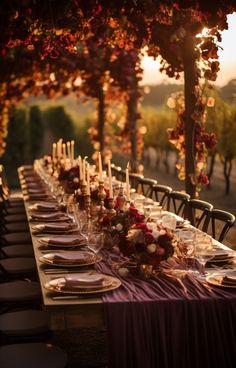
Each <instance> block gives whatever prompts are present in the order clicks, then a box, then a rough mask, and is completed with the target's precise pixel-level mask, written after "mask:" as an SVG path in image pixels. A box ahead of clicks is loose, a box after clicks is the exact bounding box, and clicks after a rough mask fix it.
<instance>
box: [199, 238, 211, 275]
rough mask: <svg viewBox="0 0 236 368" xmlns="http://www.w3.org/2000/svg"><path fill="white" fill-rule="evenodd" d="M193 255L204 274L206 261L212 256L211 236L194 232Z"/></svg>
mask: <svg viewBox="0 0 236 368" xmlns="http://www.w3.org/2000/svg"><path fill="white" fill-rule="evenodd" d="M194 256H195V258H196V259H197V260H198V262H199V263H200V265H201V269H200V273H201V274H202V275H205V266H206V263H207V262H208V261H209V260H210V259H212V258H213V257H214V253H213V252H212V237H211V236H209V235H208V234H205V233H203V232H197V233H196V234H195V251H194Z"/></svg>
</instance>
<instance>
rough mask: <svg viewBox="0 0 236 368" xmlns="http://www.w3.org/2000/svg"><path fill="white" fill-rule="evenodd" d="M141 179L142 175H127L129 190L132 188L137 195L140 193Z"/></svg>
mask: <svg viewBox="0 0 236 368" xmlns="http://www.w3.org/2000/svg"><path fill="white" fill-rule="evenodd" d="M142 179H143V175H140V174H136V173H130V174H129V182H130V186H131V188H134V189H135V190H136V192H137V193H140V194H141V193H142V188H141V180H142Z"/></svg>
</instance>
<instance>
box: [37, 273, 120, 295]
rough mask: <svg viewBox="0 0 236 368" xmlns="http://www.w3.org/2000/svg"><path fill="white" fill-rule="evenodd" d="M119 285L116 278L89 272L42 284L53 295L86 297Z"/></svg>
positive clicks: (62, 277)
mask: <svg viewBox="0 0 236 368" xmlns="http://www.w3.org/2000/svg"><path fill="white" fill-rule="evenodd" d="M120 285H121V281H120V280H119V279H118V278H116V277H113V276H110V275H106V274H102V273H97V272H96V271H90V272H85V273H78V274H73V275H71V274H67V275H65V276H61V277H58V278H53V279H52V280H50V281H48V282H46V283H45V284H44V288H45V289H46V290H48V291H49V292H53V293H60V294H72V295H73V294H75V295H87V294H97V293H104V292H108V291H111V290H114V289H117V288H118V287H119V286H120Z"/></svg>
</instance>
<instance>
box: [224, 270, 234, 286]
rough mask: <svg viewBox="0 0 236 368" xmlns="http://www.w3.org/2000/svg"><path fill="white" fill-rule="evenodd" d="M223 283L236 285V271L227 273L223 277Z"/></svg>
mask: <svg viewBox="0 0 236 368" xmlns="http://www.w3.org/2000/svg"><path fill="white" fill-rule="evenodd" d="M221 285H227V286H236V271H232V272H230V273H228V274H226V275H225V276H224V277H223V278H222V281H221Z"/></svg>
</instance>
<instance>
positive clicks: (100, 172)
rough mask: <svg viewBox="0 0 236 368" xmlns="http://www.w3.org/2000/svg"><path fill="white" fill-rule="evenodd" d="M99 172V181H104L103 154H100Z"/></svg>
mask: <svg viewBox="0 0 236 368" xmlns="http://www.w3.org/2000/svg"><path fill="white" fill-rule="evenodd" d="M98 172H99V181H100V182H102V181H103V175H102V156H101V152H99V153H98Z"/></svg>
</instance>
